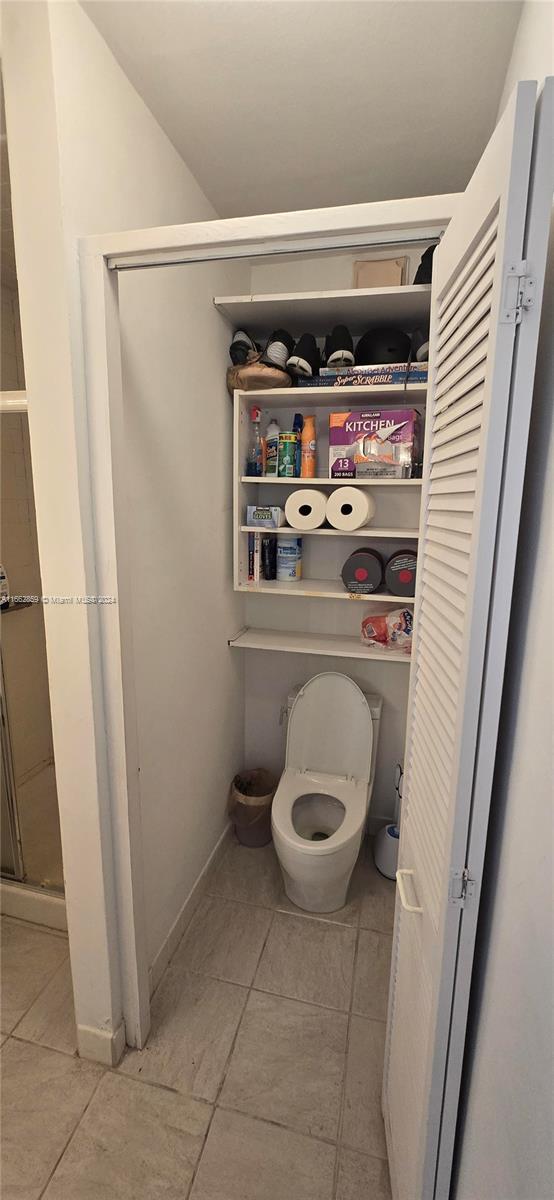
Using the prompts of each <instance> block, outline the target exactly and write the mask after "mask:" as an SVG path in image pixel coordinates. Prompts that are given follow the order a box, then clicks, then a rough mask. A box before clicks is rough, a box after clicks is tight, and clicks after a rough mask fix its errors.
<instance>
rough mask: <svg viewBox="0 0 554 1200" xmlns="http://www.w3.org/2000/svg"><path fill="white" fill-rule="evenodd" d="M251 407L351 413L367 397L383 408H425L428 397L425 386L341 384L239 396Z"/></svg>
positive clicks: (272, 389) (421, 384) (267, 390)
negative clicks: (389, 406) (394, 406)
mask: <svg viewBox="0 0 554 1200" xmlns="http://www.w3.org/2000/svg"><path fill="white" fill-rule="evenodd" d="M238 394H239V395H240V396H242V397H244V399H245V400H247V401H248V404H249V405H252V404H256V405H257V407H258V408H270V409H271V410H272V411H274V412H277V411H278V410H279V409H281V408H290V409H291V410H294V411H296V410H297V409H298V411H300V410H301V409H303V408H330V409H333V410H335V409H337V410H340V409H343V408H344V409H349V408H356V407H357V408H359V407H360V403H362V404H366V403H367V400H368V397H371V402H372V404H374V405H375V406H377V405H378V406H379V408H382V407H383V406H384V405H385V404H400V405H402V406H406V405H408V407H409V406H411V405H412V404H418V405H421V404H425V399H426V396H427V384H426V383H409V384H407V386H406V387H405V386H404V384H403V383H387V384H383V385H381V386H376V385H375V384H364V385H363V387H362V385H356V384H351V383H350V384H341V385H339V386H335V385H333V386H331V385H330V386H329V387H290V388H265V389H262V390H260V391H252V392H239V393H238Z"/></svg>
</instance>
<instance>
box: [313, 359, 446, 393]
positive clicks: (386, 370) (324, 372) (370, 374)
mask: <svg viewBox="0 0 554 1200" xmlns="http://www.w3.org/2000/svg"><path fill="white" fill-rule="evenodd" d="M427 375H428V365H427V363H426V362H425V363H410V366H409V367H408V364H407V363H377V364H376V365H374V366H370V367H338V368H335V369H334V370H333V368H332V367H320V369H319V375H313V376H312V377H311V378H310V379H303V380H302V387H375V388H378V387H388V386H389V384H391V383H394V384H404V383H407V384H410V383H427Z"/></svg>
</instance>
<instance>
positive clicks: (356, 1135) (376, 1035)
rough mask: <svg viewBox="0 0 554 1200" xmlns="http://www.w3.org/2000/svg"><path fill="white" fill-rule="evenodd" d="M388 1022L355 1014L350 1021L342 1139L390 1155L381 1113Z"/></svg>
mask: <svg viewBox="0 0 554 1200" xmlns="http://www.w3.org/2000/svg"><path fill="white" fill-rule="evenodd" d="M384 1053H385V1024H384V1022H382V1021H368V1020H366V1018H365V1017H356V1016H353V1017H352V1019H351V1022H350V1037H349V1045H348V1058H347V1064H346V1084H345V1096H344V1116H343V1124H342V1141H343V1143H344V1145H345V1146H347V1147H349V1148H350V1149H353V1150H360V1151H361V1152H362V1153H364V1154H373V1155H375V1156H376V1157H377V1158H385V1159H386V1157H387V1152H386V1147H385V1130H384V1126H383V1118H382V1116H381V1090H382V1085H383V1060H384Z"/></svg>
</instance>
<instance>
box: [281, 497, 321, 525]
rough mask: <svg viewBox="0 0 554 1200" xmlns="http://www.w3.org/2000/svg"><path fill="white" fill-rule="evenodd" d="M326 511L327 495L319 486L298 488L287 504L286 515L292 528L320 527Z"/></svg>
mask: <svg viewBox="0 0 554 1200" xmlns="http://www.w3.org/2000/svg"><path fill="white" fill-rule="evenodd" d="M326 511H327V496H326V494H325V492H320V491H319V490H318V489H317V488H298V491H296V492H291V494H290V496H289V497H288V499H287V501H286V504H285V517H286V519H287V524H288V525H290V527H291V529H319V526H320V525H323V522H324V520H325V513H326Z"/></svg>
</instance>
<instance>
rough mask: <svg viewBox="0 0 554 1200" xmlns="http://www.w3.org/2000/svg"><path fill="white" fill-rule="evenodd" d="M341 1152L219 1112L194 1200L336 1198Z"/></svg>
mask: <svg viewBox="0 0 554 1200" xmlns="http://www.w3.org/2000/svg"><path fill="white" fill-rule="evenodd" d="M334 1163H335V1150H334V1148H333V1147H332V1146H329V1145H327V1144H326V1143H325V1142H318V1141H315V1140H313V1139H312V1138H308V1137H305V1136H304V1135H303V1134H300V1133H291V1132H290V1131H289V1130H287V1129H279V1128H278V1126H277V1125H268V1124H266V1122H265V1121H256V1120H254V1119H253V1118H252V1117H245V1116H242V1115H241V1114H240V1113H231V1112H225V1110H224V1109H217V1110H216V1113H215V1116H214V1119H213V1121H212V1124H211V1127H210V1132H209V1134H208V1138H207V1141H206V1146H205V1149H204V1153H203V1155H202V1158H201V1160H200V1166H199V1168H198V1172H197V1175H196V1179H195V1181H194V1184H193V1187H192V1191H191V1194H190V1200H331V1197H332V1193H333V1172H334Z"/></svg>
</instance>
